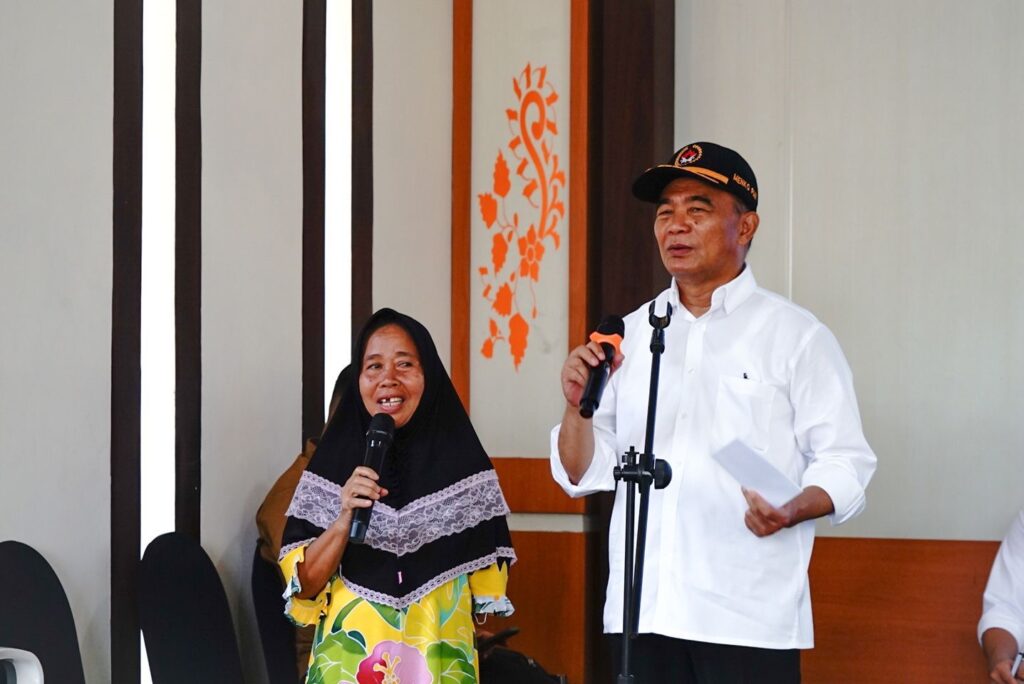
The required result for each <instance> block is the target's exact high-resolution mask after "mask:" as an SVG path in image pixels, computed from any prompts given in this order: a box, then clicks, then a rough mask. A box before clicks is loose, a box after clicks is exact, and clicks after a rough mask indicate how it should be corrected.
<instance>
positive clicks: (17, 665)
mask: <svg viewBox="0 0 1024 684" xmlns="http://www.w3.org/2000/svg"><path fill="white" fill-rule="evenodd" d="M12 668H13V670H14V682H16V684H43V666H42V665H41V664H40V663H39V658H36V657H35V655H34V654H32V653H29V652H28V651H22V650H21V649H19V648H5V647H3V646H0V672H4V671H5V670H6V673H5V678H4V679H0V681H3V682H6V674H7V673H10V672H11V669H12Z"/></svg>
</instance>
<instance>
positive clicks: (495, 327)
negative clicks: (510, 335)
mask: <svg viewBox="0 0 1024 684" xmlns="http://www.w3.org/2000/svg"><path fill="white" fill-rule="evenodd" d="M490 324H491V326H490V327H491V337H497V336H498V323H497V322H496V321H495V320H494V319H493V318H492V319H491V320H490Z"/></svg>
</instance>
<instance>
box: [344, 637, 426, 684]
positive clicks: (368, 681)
mask: <svg viewBox="0 0 1024 684" xmlns="http://www.w3.org/2000/svg"><path fill="white" fill-rule="evenodd" d="M430 679H431V677H430V671H429V670H427V660H426V658H424V657H423V654H422V653H420V652H419V651H417V650H416V649H415V648H413V647H412V646H408V645H406V644H400V643H398V642H396V641H382V642H380V643H379V644H377V646H376V647H375V648H374V649H373V652H372V653H371V654H370V655H368V656H366V658H365V659H364V660H363V662H361V663H359V671H358V672H357V673H356V681H357V682H358V684H430Z"/></svg>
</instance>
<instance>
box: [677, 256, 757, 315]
mask: <svg viewBox="0 0 1024 684" xmlns="http://www.w3.org/2000/svg"><path fill="white" fill-rule="evenodd" d="M756 289H757V281H756V280H754V272H753V271H752V270H751V269H750V264H744V265H743V270H742V271H740V274H739V275H738V276H736V277H735V278H733V279H732V280H730V281H729V282H727V283H726V284H725V285H720V286H718V287H717V288H715V291H714V292H712V293H711V308H710V309H708V313H711V312H712V311H715V310H716V309H719V308H721V309H722V311H723V313H724V314H725V315H727V316H728V315H729V314H731V313H732V312H733V311H735V310H736V309H737V308H738V307H739V306H740V304H742V303H743V302H745V301H747V299H749V298H750V295H752V294H754V290H756ZM668 296H669V302H670V303H671V304H672V308H673V310H675V311H681V310H682V311H685V310H686V308H685V307H684V306H683V303H682V302H681V301H680V300H679V288H678V287H676V281H675V278H673V279H672V286H671V287H670V288H669V295H668Z"/></svg>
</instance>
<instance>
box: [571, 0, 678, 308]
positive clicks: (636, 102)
mask: <svg viewBox="0 0 1024 684" xmlns="http://www.w3.org/2000/svg"><path fill="white" fill-rule="evenodd" d="M595 5H599V6H600V9H599V10H598V12H597V13H596V16H595V20H596V21H598V22H599V24H600V26H599V28H598V34H599V36H600V38H599V49H600V54H598V55H595V57H594V61H593V63H592V65H591V67H592V68H593V69H595V70H597V74H596V75H597V78H598V83H599V85H598V88H597V92H595V93H593V97H594V100H595V103H594V104H595V106H596V107H597V108H599V112H598V114H597V117H596V118H597V119H598V121H599V124H598V125H599V126H600V133H599V135H597V136H595V148H594V149H592V150H591V167H590V173H591V175H592V182H591V186H590V187H591V190H592V194H591V196H592V197H593V199H594V205H592V207H591V209H592V214H591V215H592V217H593V220H592V221H591V226H590V227H591V232H590V240H591V244H592V249H591V252H590V253H591V262H590V272H589V282H590V284H591V291H590V309H591V316H592V320H598V319H599V318H601V317H603V316H606V315H608V314H613V313H615V314H626V313H628V312H630V311H632V310H633V309H635V308H637V307H638V306H640V305H641V304H643V303H644V302H645V301H647V300H649V299H651V298H653V297H654V296H655V295H656V294H657V293H658V292H660V291H661V290H663V289H665V287H666V286H667V285H668V282H669V276H668V274H667V273H666V272H665V268H664V266H663V265H662V263H661V258H660V257H659V256H658V249H657V245H656V244H655V242H654V239H653V237H652V232H651V231H652V228H651V226H652V225H653V216H654V212H653V209H652V207H651V205H649V204H645V203H643V202H640V201H639V200H637V199H635V198H634V197H633V195H632V193H631V192H630V188H631V186H632V184H633V180H634V179H635V178H636V177H637V176H638V175H639V174H640V173H641V172H643V170H644V169H646V168H648V167H649V166H652V165H653V164H655V163H657V162H659V161H661V160H664V159H666V158H668V157H669V156H670V155H671V154H672V149H673V148H672V139H673V117H674V101H673V98H674V91H675V86H674V75H675V67H674V61H675V60H674V58H673V55H674V54H675V6H674V2H673V0H640V1H638V0H595ZM623 102H628V103H629V106H628V107H624V106H622V103H623Z"/></svg>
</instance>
